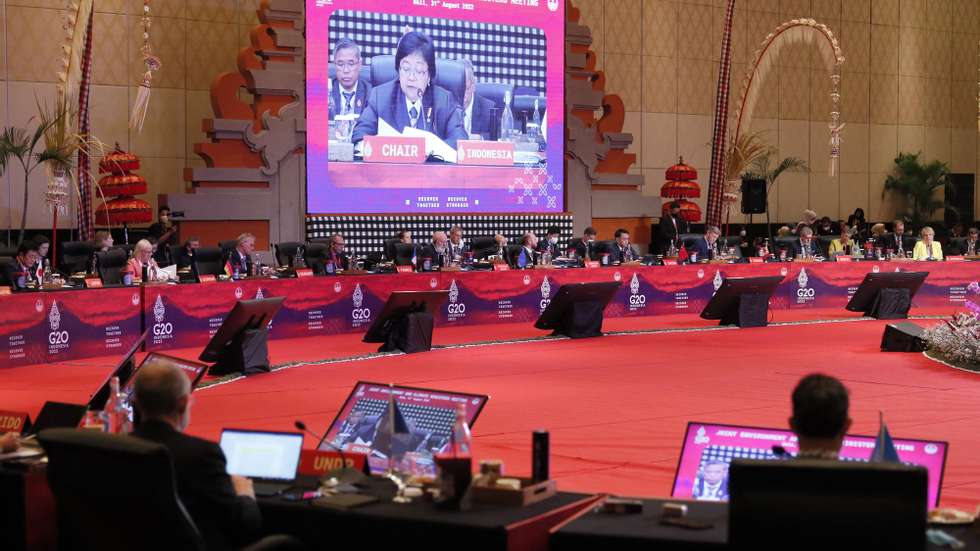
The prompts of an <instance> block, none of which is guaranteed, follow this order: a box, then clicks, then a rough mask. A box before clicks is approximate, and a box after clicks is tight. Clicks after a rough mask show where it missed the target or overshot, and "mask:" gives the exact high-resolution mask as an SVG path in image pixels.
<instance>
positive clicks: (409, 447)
mask: <svg viewBox="0 0 980 551" xmlns="http://www.w3.org/2000/svg"><path fill="white" fill-rule="evenodd" d="M392 393H394V399H395V401H396V402H397V403H398V410H399V411H401V412H402V415H403V416H404V417H405V421H406V423H407V424H408V426H409V430H410V433H409V434H398V435H395V438H394V442H392V438H391V437H390V436H388V434H387V433H386V429H385V427H386V426H387V424H388V420H387V418H388V400H389V396H390V395H391V394H392ZM489 399H490V396H488V395H486V394H470V393H466V392H455V391H448V390H435V389H430V388H416V387H408V386H400V385H395V386H389V385H386V384H384V383H372V382H369V381H358V382H357V384H355V385H354V389H353V390H351V393H350V394H349V395H348V396H347V400H345V401H344V405H343V406H341V407H340V410H339V411H338V412H337V416H336V417H334V419H333V422H331V423H330V426H329V428H328V429H327V430H326V432H324V437H323V440H321V441H320V443H319V445H318V446H317V447H318V449H320V450H324V451H331V450H336V449H338V448H340V449H343V450H344V451H345V452H358V453H364V454H366V455H367V456H368V465H369V466H370V467H371V472H372V473H380V472H384V470H385V469H386V468H387V467H388V454H389V453H392V452H394V453H395V454H396V455H397V456H403V457H405V460H406V461H408V462H409V463H410V464H411V466H412V468H413V469H415V470H416V471H419V472H421V473H426V474H435V462H434V457H435V455H436V454H439V453H441V452H444V451H447V449H448V448H449V444H450V435H451V434H452V430H453V424H454V423H455V420H456V408H457V407H458V404H463V405H464V406H465V408H466V422H467V423H468V424H469V426H470V428H471V429H472V427H473V424H474V423H476V419H477V417H479V416H480V413H481V412H482V411H483V407H484V406H485V405H486V403H487V400H489Z"/></svg>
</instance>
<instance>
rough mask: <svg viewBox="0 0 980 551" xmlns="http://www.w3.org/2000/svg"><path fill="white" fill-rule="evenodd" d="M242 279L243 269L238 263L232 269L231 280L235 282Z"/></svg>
mask: <svg viewBox="0 0 980 551" xmlns="http://www.w3.org/2000/svg"><path fill="white" fill-rule="evenodd" d="M241 277H242V272H241V269H240V268H239V267H238V264H237V263H236V264H235V265H234V266H232V268H231V278H232V279H234V280H238V279H239V278H241Z"/></svg>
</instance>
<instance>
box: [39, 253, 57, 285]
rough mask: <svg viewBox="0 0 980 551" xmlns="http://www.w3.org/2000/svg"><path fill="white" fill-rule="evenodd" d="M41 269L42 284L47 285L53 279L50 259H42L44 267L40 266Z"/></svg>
mask: <svg viewBox="0 0 980 551" xmlns="http://www.w3.org/2000/svg"><path fill="white" fill-rule="evenodd" d="M42 270H43V271H42V272H41V281H43V282H44V284H45V285H47V284H49V283H51V282H52V280H53V279H54V274H52V273H51V261H50V260H48V259H47V258H45V259H44V267H43V268H42Z"/></svg>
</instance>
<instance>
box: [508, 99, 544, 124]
mask: <svg viewBox="0 0 980 551" xmlns="http://www.w3.org/2000/svg"><path fill="white" fill-rule="evenodd" d="M513 98H514V101H513V102H511V104H510V110H511V111H512V112H513V114H514V123H515V124H518V125H520V123H521V120H522V117H523V116H524V114H525V113H527V122H531V121H533V120H534V100H538V113H539V114H540V115H544V108H545V100H544V96H536V95H535V96H525V95H517V96H513Z"/></svg>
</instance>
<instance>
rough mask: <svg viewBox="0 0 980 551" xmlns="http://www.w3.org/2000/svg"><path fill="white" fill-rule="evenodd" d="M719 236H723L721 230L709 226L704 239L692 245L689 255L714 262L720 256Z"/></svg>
mask: <svg viewBox="0 0 980 551" xmlns="http://www.w3.org/2000/svg"><path fill="white" fill-rule="evenodd" d="M719 236H721V229H719V228H718V226H708V227H707V228H705V230H704V237H701V238H699V239H698V240H697V241H695V242H694V243H691V246H690V247H688V248H687V252H688V254H690V255H694V254H697V259H698V260H713V259H714V258H716V257H717V256H718V237H719Z"/></svg>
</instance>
